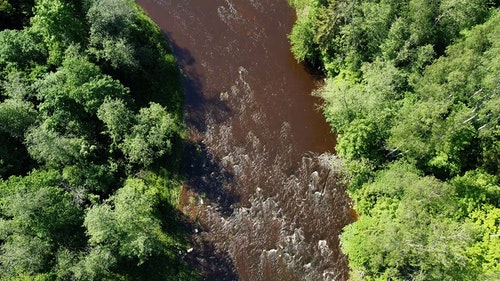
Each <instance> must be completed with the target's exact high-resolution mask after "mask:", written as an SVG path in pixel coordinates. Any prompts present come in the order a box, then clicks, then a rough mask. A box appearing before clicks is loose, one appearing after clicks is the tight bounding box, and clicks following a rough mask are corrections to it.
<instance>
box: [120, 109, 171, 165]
mask: <svg viewBox="0 0 500 281" xmlns="http://www.w3.org/2000/svg"><path fill="white" fill-rule="evenodd" d="M178 132H179V126H178V125H177V122H176V121H175V119H174V118H173V117H172V115H171V114H169V113H168V112H167V110H166V108H164V107H162V106H161V105H159V104H157V103H151V104H150V105H149V107H148V108H142V109H141V110H140V112H139V114H138V115H137V116H136V124H135V125H134V126H133V127H132V130H131V133H130V134H128V135H126V136H125V138H124V141H123V145H122V150H123V152H124V154H125V155H126V156H127V157H128V160H129V161H130V162H132V163H138V164H141V165H144V166H148V165H151V164H152V163H153V160H154V159H157V158H159V157H161V156H163V155H165V154H168V153H169V152H170V150H171V148H172V143H171V139H172V138H173V137H174V136H175V135H176V134H178Z"/></svg>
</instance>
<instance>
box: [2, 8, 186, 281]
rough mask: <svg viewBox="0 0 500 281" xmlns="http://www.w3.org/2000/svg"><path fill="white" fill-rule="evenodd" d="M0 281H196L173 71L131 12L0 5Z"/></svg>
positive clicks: (150, 31) (158, 40)
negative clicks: (186, 229) (186, 233)
mask: <svg viewBox="0 0 500 281" xmlns="http://www.w3.org/2000/svg"><path fill="white" fill-rule="evenodd" d="M0 30H1V31H0V280H193V278H195V277H194V275H193V274H192V272H191V271H190V270H188V269H187V266H186V265H185V264H184V262H183V261H181V259H180V258H179V254H178V252H179V251H185V247H186V242H185V241H184V238H183V236H182V231H179V224H178V222H177V220H178V219H179V215H178V214H177V212H176V209H175V207H174V206H173V205H172V204H175V202H176V200H178V199H177V198H178V192H179V189H180V182H179V181H180V179H179V176H178V172H179V170H178V169H179V159H178V158H179V151H180V149H181V144H182V139H183V136H184V129H183V124H182V92H181V89H180V82H179V79H180V77H179V70H178V68H177V66H176V63H175V60H174V58H173V56H172V54H171V53H170V49H169V47H168V45H167V44H166V42H165V40H164V38H163V36H162V33H161V32H160V30H159V28H158V27H157V26H156V25H154V24H153V23H152V22H151V20H150V19H149V18H147V17H146V15H145V14H144V12H143V11H142V10H141V9H140V8H139V7H138V6H137V5H136V4H135V3H134V2H133V1H131V0H84V1H72V0H35V1H15V0H0Z"/></svg>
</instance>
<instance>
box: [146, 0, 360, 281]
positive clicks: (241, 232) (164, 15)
mask: <svg viewBox="0 0 500 281" xmlns="http://www.w3.org/2000/svg"><path fill="white" fill-rule="evenodd" d="M137 2H138V4H139V5H141V6H142V7H143V8H144V9H145V10H146V11H147V13H148V15H149V16H150V17H151V18H152V19H153V20H154V21H155V22H156V23H157V24H158V25H159V26H160V27H161V28H162V30H163V32H164V33H165V36H166V38H167V39H168V41H169V42H170V44H171V46H172V48H173V51H174V54H175V56H176V58H177V60H178V63H179V65H180V67H181V69H182V71H183V73H184V75H185V78H186V81H185V91H186V104H185V107H186V123H187V126H188V131H189V139H188V145H187V148H186V153H185V154H186V155H185V160H184V162H185V165H184V166H185V171H186V175H187V177H188V181H187V183H186V185H185V187H184V192H183V196H182V203H181V206H179V208H180V209H181V210H182V211H183V213H184V214H185V215H186V216H187V217H188V219H189V220H190V222H191V224H192V227H191V228H190V229H189V231H190V234H191V237H192V245H193V249H190V251H189V253H187V254H186V256H185V258H186V259H187V260H188V261H189V262H190V263H191V264H192V265H193V266H194V267H195V268H196V269H197V270H198V271H199V272H200V274H202V277H203V279H204V280H252V281H254V280H286V281H293V280H346V279H347V262H346V259H345V257H344V256H343V255H342V253H341V251H340V246H339V238H338V237H339V234H340V233H341V229H342V227H343V226H345V225H346V224H348V223H350V222H352V221H353V219H354V218H353V215H352V212H351V209H350V207H349V204H350V201H349V198H348V197H347V196H346V195H345V193H344V187H343V185H342V181H343V178H342V176H341V175H340V173H339V169H340V165H341V163H340V161H339V160H338V159H337V158H336V157H335V156H334V154H333V148H334V146H335V136H334V135H333V134H332V133H331V132H330V130H329V127H328V126H327V124H326V122H325V120H324V118H323V117H322V116H321V114H320V112H319V110H318V107H319V104H320V101H319V100H318V99H316V98H314V97H312V96H311V95H310V93H311V91H312V89H313V88H314V86H315V85H316V84H317V81H316V79H315V78H314V77H313V76H311V75H310V74H309V73H308V72H307V71H306V70H305V69H304V67H303V66H302V65H299V64H297V63H296V62H295V60H294V59H293V56H292V54H291V53H290V51H289V48H290V46H289V42H288V39H287V34H288V33H289V32H290V30H291V27H292V25H293V22H294V20H295V14H294V11H293V10H292V9H291V8H290V7H289V6H288V4H287V1H286V0H210V1H209V0H138V1H137Z"/></svg>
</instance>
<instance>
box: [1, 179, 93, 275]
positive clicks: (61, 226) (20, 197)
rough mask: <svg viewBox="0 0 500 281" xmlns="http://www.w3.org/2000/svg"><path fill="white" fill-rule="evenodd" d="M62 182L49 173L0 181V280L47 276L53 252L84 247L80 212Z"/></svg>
mask: <svg viewBox="0 0 500 281" xmlns="http://www.w3.org/2000/svg"><path fill="white" fill-rule="evenodd" d="M63 184H64V182H63V180H62V178H61V176H60V174H59V173H58V172H56V171H53V170H52V171H34V172H32V173H31V174H29V175H28V176H26V177H12V178H10V179H9V180H7V181H2V182H0V195H1V196H0V198H1V200H0V241H1V251H0V269H1V270H0V272H1V273H0V277H1V278H7V277H14V276H21V275H23V274H26V275H30V276H34V275H36V274H40V273H41V274H43V273H50V272H51V271H52V270H53V269H54V268H55V267H57V266H58V265H57V263H56V262H55V261H56V260H55V257H56V256H57V253H58V252H60V251H67V250H70V249H75V248H78V247H81V246H83V245H84V241H85V239H84V230H83V228H82V223H83V211H82V209H80V208H78V207H77V206H76V205H75V204H74V203H73V196H72V195H71V194H70V193H69V192H68V191H66V190H64V189H63V188H62V186H63ZM61 262H62V261H61Z"/></svg>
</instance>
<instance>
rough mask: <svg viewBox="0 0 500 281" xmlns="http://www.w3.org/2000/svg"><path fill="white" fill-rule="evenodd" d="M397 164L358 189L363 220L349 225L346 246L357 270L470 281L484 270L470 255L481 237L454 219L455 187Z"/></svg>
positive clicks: (410, 277)
mask: <svg viewBox="0 0 500 281" xmlns="http://www.w3.org/2000/svg"><path fill="white" fill-rule="evenodd" d="M414 171H415V169H414V168H412V167H409V166H407V165H405V164H399V163H396V164H393V165H391V167H389V168H388V169H387V170H385V171H382V172H380V173H379V175H378V176H377V178H376V181H375V182H374V183H372V184H367V185H365V186H363V188H362V189H361V190H360V191H358V192H357V194H356V197H357V198H359V201H358V204H357V205H356V210H358V211H359V212H360V213H361V217H360V219H359V220H358V221H357V222H356V223H354V224H352V225H350V226H347V227H346V228H345V229H344V233H343V235H342V249H343V251H344V253H345V254H346V255H347V257H348V258H349V263H350V266H351V268H352V269H353V270H355V271H359V272H363V274H364V276H365V277H366V278H367V279H369V280H372V279H371V278H373V279H375V278H381V277H383V278H384V279H390V280H470V279H471V278H475V277H476V276H477V274H478V273H479V272H480V268H478V267H477V265H475V264H474V263H473V261H472V259H471V258H470V257H469V256H468V254H467V249H468V248H469V247H471V246H472V245H473V243H474V242H475V241H477V240H478V235H477V234H478V230H477V229H476V228H475V227H474V226H473V225H472V224H470V223H461V222H458V221H454V220H453V219H452V218H453V214H454V213H455V210H456V206H455V204H456V203H455V202H456V201H455V194H454V192H453V188H452V187H451V186H449V185H447V184H445V183H442V182H440V181H438V180H436V179H435V178H431V177H421V176H419V175H417V174H415V173H414Z"/></svg>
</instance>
